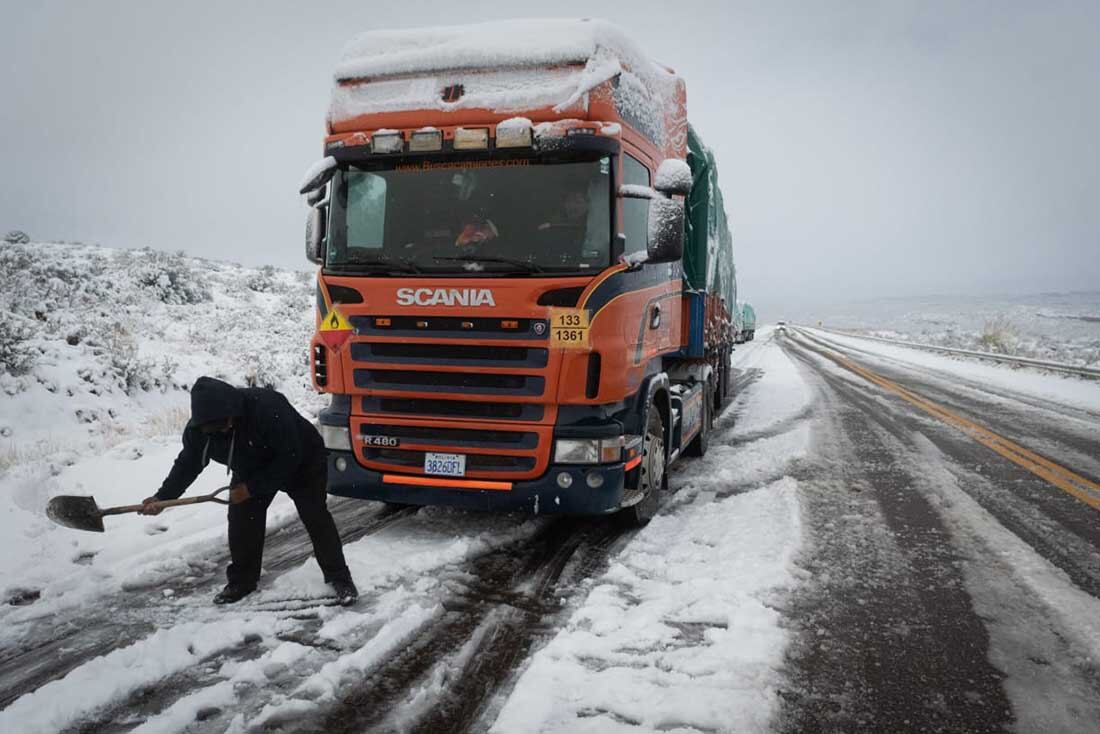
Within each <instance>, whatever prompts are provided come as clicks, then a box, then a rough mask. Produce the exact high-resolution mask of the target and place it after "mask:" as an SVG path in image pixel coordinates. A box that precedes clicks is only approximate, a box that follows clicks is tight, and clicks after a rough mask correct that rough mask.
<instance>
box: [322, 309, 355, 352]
mask: <svg viewBox="0 0 1100 734" xmlns="http://www.w3.org/2000/svg"><path fill="white" fill-rule="evenodd" d="M319 332H320V337H321V341H323V342H324V343H325V344H327V345H328V346H329V347H331V348H332V349H339V348H340V347H342V346H343V345H344V343H345V342H347V340H348V339H349V338H350V337H351V332H352V327H351V322H350V321H348V320H347V317H345V316H344V314H342V313H340V312H339V311H338V310H337V309H336V308H335V307H333V308H331V309H330V310H329V312H328V314H327V315H326V316H325V317H324V318H323V319H321V328H320V330H319Z"/></svg>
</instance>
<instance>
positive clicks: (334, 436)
mask: <svg viewBox="0 0 1100 734" xmlns="http://www.w3.org/2000/svg"><path fill="white" fill-rule="evenodd" d="M320 428H321V439H322V440H324V442H325V448H326V449H332V450H333V451H351V434H349V433H348V428H347V426H326V425H322V426H320Z"/></svg>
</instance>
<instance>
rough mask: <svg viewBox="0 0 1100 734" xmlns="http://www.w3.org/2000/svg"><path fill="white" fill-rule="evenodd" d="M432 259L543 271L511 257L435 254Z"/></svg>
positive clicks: (536, 266) (534, 265)
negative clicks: (493, 264)
mask: <svg viewBox="0 0 1100 734" xmlns="http://www.w3.org/2000/svg"><path fill="white" fill-rule="evenodd" d="M433 259H434V260H436V261H448V262H464V263H501V264H502V265H511V266H512V267H514V268H520V269H521V270H524V271H526V272H528V273H543V272H545V271H544V270H543V269H542V268H541V267H539V266H538V265H536V264H535V263H533V262H529V261H527V260H519V259H517V258H511V257H493V256H490V255H436V256H435V257H434V258H433Z"/></svg>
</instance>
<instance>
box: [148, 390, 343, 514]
mask: <svg viewBox="0 0 1100 734" xmlns="http://www.w3.org/2000/svg"><path fill="white" fill-rule="evenodd" d="M230 416H232V417H233V418H234V422H233V428H232V429H231V430H230V431H229V432H227V433H213V434H204V433H203V432H202V431H201V430H199V426H201V425H203V424H205V423H210V422H213V421H221V420H224V419H226V418H229V417H230ZM323 460H324V442H323V441H322V440H321V434H320V433H318V432H317V429H316V428H314V427H313V424H312V423H310V422H309V421H307V420H306V419H305V418H303V417H302V416H301V415H300V414H299V413H298V411H296V410H294V408H293V407H292V406H291V404H290V402H289V401H288V400H287V399H286V398H285V397H284V396H283V395H282V393H278V392H275V391H274V390H267V389H263V388H253V387H247V388H237V387H233V386H232V385H229V384H226V383H224V382H222V381H221V380H215V379H214V378H212V377H200V378H199V379H198V380H197V381H196V382H195V386H194V387H193V388H191V420H190V421H188V423H187V427H186V428H184V430H183V450H182V451H180V454H179V456H178V457H176V462H175V464H173V465H172V471H171V472H169V474H168V478H167V479H165V480H164V484H162V485H161V487H160V489H159V490H157V495H156V496H157V499H162V500H168V499H176V498H177V497H179V496H180V495H182V494H183V493H184V491H185V490H186V489H187V488H188V487H190V486H191V483H192V482H194V481H195V478H196V477H197V476H198V475H199V474H200V473H201V472H202V470H203V469H205V468H206V465H207V464H208V463H209V462H210V461H216V462H218V463H219V464H225V465H226V466H227V467H229V470H230V471H232V472H233V479H232V483H233V484H234V485H235V484H238V483H240V482H244V483H245V484H247V485H248V491H249V493H250V494H254V495H270V494H275V493H276V492H278V491H279V490H280V489H283V490H285V489H288V488H289V489H293V488H294V487H295V486H296V485H297V484H299V483H300V482H299V481H298V480H299V479H301V478H302V477H303V473H304V472H306V471H307V470H309V469H310V468H311V467H312V466H313V465H314V464H315V463H317V462H321V461H323Z"/></svg>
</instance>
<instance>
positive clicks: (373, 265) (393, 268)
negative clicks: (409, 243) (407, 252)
mask: <svg viewBox="0 0 1100 734" xmlns="http://www.w3.org/2000/svg"><path fill="white" fill-rule="evenodd" d="M328 269H329V270H343V271H348V272H356V271H363V272H371V273H381V272H391V273H417V274H419V273H423V272H424V271H423V270H421V269H420V268H419V267H417V266H416V265H415V264H413V263H412V262H410V261H408V260H399V261H393V260H351V261H349V262H343V263H334V264H332V265H329V266H328Z"/></svg>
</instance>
